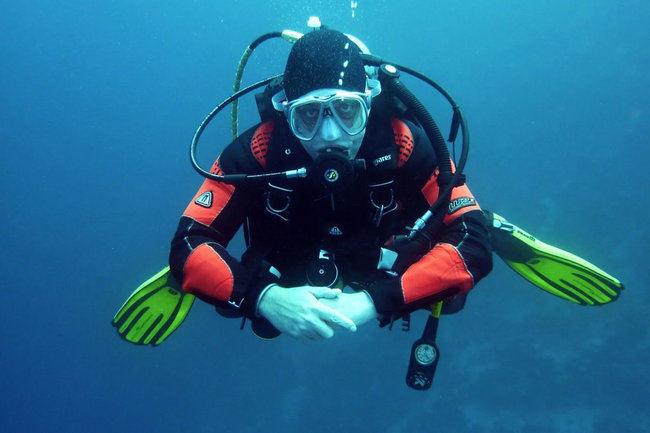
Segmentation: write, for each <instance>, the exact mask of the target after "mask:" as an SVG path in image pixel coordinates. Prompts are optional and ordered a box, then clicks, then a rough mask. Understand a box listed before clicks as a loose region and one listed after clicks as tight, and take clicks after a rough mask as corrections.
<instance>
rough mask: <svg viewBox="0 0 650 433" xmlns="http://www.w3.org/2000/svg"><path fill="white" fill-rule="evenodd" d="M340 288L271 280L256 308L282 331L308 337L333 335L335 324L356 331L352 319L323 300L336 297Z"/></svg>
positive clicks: (339, 293) (339, 292) (316, 337)
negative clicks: (279, 284)
mask: <svg viewBox="0 0 650 433" xmlns="http://www.w3.org/2000/svg"><path fill="white" fill-rule="evenodd" d="M339 295H341V290H339V289H330V288H329V287H314V286H298V287H289V288H285V287H281V286H278V285H277V284H271V285H270V286H268V287H267V288H266V289H265V290H264V291H263V292H262V294H261V295H260V298H259V300H258V304H257V312H258V313H259V314H260V315H261V316H263V317H265V318H266V319H267V320H268V321H269V322H271V324H272V325H273V326H275V327H276V329H277V330H278V331H280V332H283V333H285V334H288V335H290V336H292V337H297V338H303V339H307V340H322V339H324V338H331V337H332V336H333V335H334V330H333V329H332V327H333V326H340V327H341V328H343V329H347V330H348V331H352V332H354V331H356V330H357V326H356V325H355V324H354V322H353V321H352V320H350V319H349V318H348V317H346V316H345V315H344V314H342V313H341V312H339V311H336V310H333V309H332V308H330V307H327V306H326V305H324V304H323V303H321V301H320V300H331V299H336V298H337V297H338V296H339Z"/></svg>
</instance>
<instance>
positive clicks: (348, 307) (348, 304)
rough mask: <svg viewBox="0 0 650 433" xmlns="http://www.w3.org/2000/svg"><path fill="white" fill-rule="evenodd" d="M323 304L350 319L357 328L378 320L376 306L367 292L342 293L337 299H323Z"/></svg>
mask: <svg viewBox="0 0 650 433" xmlns="http://www.w3.org/2000/svg"><path fill="white" fill-rule="evenodd" d="M321 302H322V303H323V304H325V305H327V306H328V307H330V308H332V309H334V310H336V311H338V312H339V313H342V314H343V315H344V316H346V317H349V318H350V319H351V320H352V321H353V322H354V323H355V325H357V326H360V325H362V324H364V323H366V322H367V321H369V320H371V319H375V318H377V310H376V309H375V304H374V302H372V298H371V297H370V295H369V294H367V293H366V292H354V293H341V294H340V295H339V296H337V297H335V298H331V299H322V300H321Z"/></svg>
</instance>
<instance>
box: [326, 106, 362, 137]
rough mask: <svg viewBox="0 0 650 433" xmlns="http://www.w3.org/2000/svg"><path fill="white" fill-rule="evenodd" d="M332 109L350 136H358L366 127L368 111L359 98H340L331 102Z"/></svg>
mask: <svg viewBox="0 0 650 433" xmlns="http://www.w3.org/2000/svg"><path fill="white" fill-rule="evenodd" d="M331 107H332V110H333V112H334V115H335V116H336V117H337V119H338V120H339V123H340V125H341V126H342V127H343V129H345V131H346V132H347V133H348V134H350V135H355V134H358V133H359V132H361V130H362V129H363V128H364V127H365V126H366V119H367V116H366V110H365V107H364V103H363V101H362V100H360V99H359V98H349V97H340V98H337V99H334V100H332V101H331Z"/></svg>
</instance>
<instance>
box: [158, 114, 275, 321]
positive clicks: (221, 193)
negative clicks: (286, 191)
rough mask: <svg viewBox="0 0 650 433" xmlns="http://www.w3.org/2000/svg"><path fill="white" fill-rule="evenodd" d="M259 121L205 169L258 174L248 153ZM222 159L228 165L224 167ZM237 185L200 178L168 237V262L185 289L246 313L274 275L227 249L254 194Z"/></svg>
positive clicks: (256, 161) (256, 160)
mask: <svg viewBox="0 0 650 433" xmlns="http://www.w3.org/2000/svg"><path fill="white" fill-rule="evenodd" d="M264 126H265V125H262V126H261V127H259V128H258V129H257V130H255V131H254V132H253V131H251V133H249V134H242V137H240V138H239V139H238V140H236V141H235V142H233V144H231V146H229V147H228V148H227V149H226V150H225V151H224V153H223V154H222V155H221V156H220V157H219V159H217V161H216V162H215V164H214V165H213V167H212V169H211V170H210V172H211V173H214V174H218V175H221V174H223V173H224V171H226V172H228V173H231V172H243V173H258V172H259V170H261V169H262V168H263V167H261V166H260V163H259V155H252V153H251V150H252V149H253V148H254V146H252V144H258V142H257V141H256V138H258V135H259V134H260V131H262V132H266V131H265V130H264ZM251 143H252V144H251ZM233 147H234V150H233ZM223 158H225V161H223ZM222 164H225V165H227V166H228V167H230V169H229V170H223V169H222V166H223V165H222ZM233 167H234V168H233ZM242 188H243V187H235V186H233V185H229V184H226V183H223V182H218V181H214V180H210V179H206V180H205V181H204V182H203V184H202V185H201V187H200V188H199V190H198V192H197V193H196V194H195V195H194V197H193V199H192V200H191V201H190V203H189V205H188V206H187V208H186V209H185V211H184V212H183V216H182V217H181V220H180V222H179V225H178V229H177V231H176V234H175V236H174V238H173V240H172V246H171V250H170V267H171V270H172V273H173V274H174V276H175V277H176V279H177V280H178V281H180V282H181V286H182V288H183V290H184V291H186V292H188V293H192V294H194V295H196V296H198V297H199V298H201V299H203V300H204V301H206V302H209V303H211V304H213V305H219V306H222V307H223V306H228V305H230V306H232V307H233V308H243V310H244V313H251V312H253V311H254V309H255V306H254V303H255V301H256V299H257V295H259V292H260V291H261V290H262V289H263V287H264V286H265V285H267V284H269V283H270V282H273V281H275V277H274V276H273V275H272V274H269V273H268V272H262V270H261V268H260V266H261V264H260V263H248V262H245V263H242V262H241V261H240V260H238V259H236V258H235V257H233V256H232V255H231V254H230V253H229V252H228V251H227V249H226V247H227V246H228V243H229V242H230V240H231V239H232V238H233V236H234V235H235V233H236V232H237V230H238V229H239V228H240V227H241V225H242V223H243V221H244V220H245V218H246V215H247V212H248V211H249V210H250V205H251V199H253V198H252V197H253V195H252V194H251V191H250V190H246V189H242ZM267 271H268V270H267Z"/></svg>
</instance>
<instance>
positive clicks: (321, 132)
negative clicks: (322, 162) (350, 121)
mask: <svg viewBox="0 0 650 433" xmlns="http://www.w3.org/2000/svg"><path fill="white" fill-rule="evenodd" d="M365 134H366V129H365V128H364V129H363V130H361V132H359V133H357V134H355V135H349V134H348V133H347V132H345V131H343V130H342V129H341V127H340V126H339V125H338V124H337V123H336V122H335V121H334V119H332V118H331V117H325V118H324V119H323V121H322V122H321V125H320V127H319V129H318V131H317V132H316V135H315V136H314V138H312V139H311V140H300V143H301V144H302V147H303V148H304V149H305V151H306V152H307V153H308V154H309V156H310V157H311V158H312V159H316V157H318V156H319V155H321V154H323V153H327V152H339V153H343V154H344V155H345V156H346V157H347V158H348V159H350V160H353V159H354V158H356V156H357V153H358V152H359V148H360V147H361V142H362V141H363V137H364V135H365Z"/></svg>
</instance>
